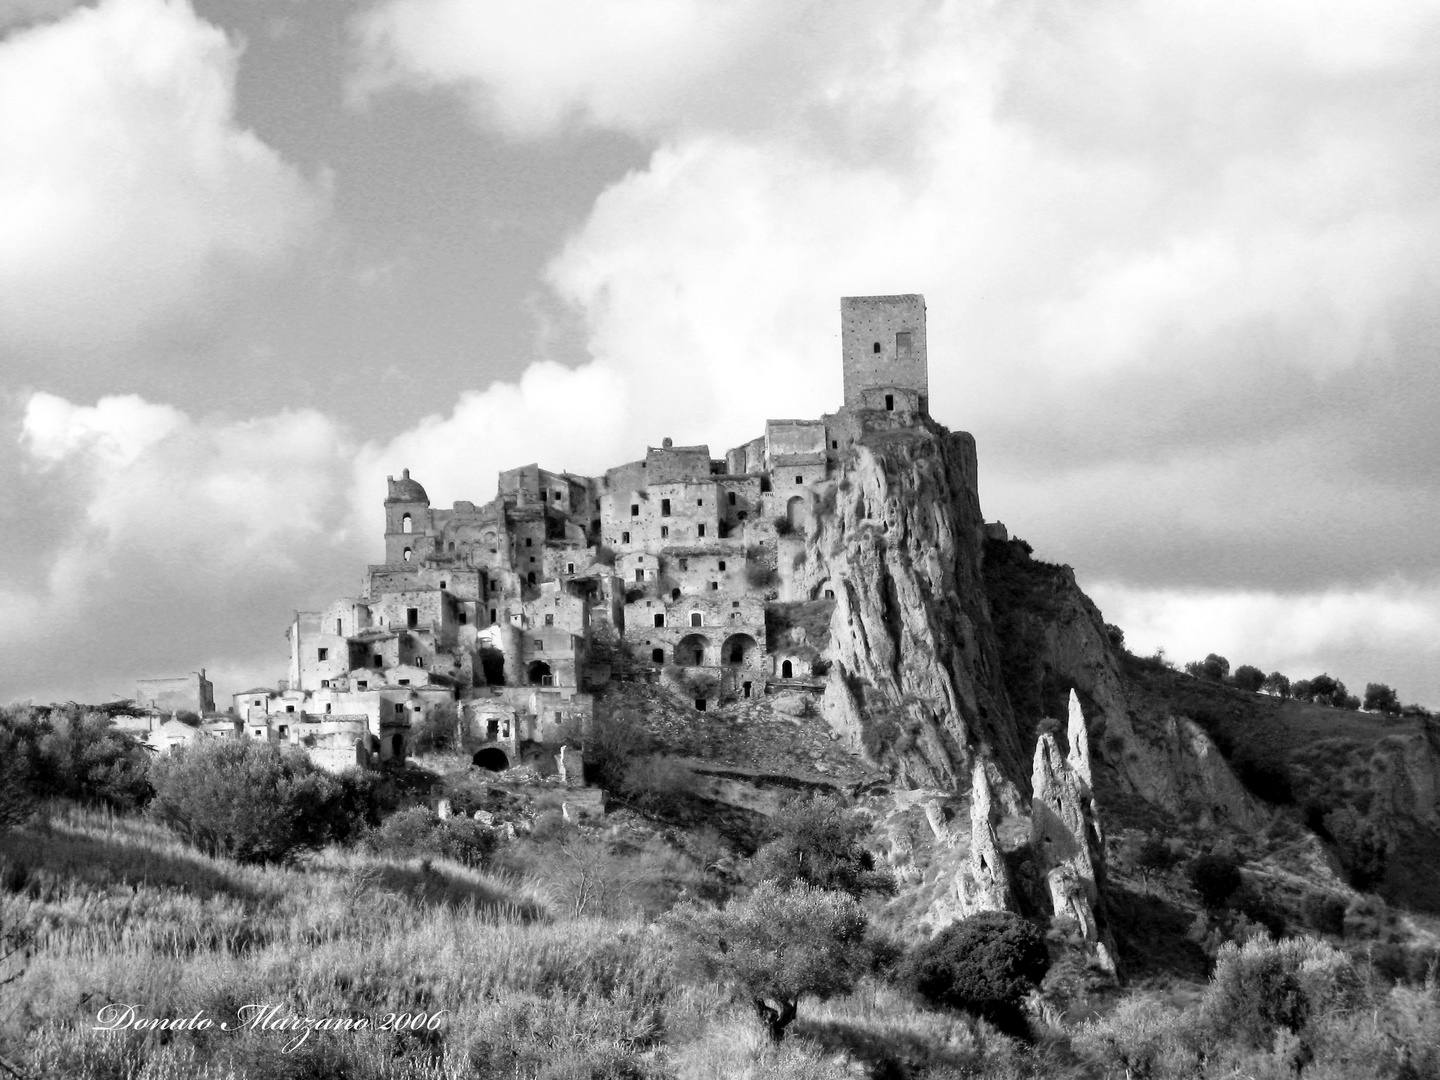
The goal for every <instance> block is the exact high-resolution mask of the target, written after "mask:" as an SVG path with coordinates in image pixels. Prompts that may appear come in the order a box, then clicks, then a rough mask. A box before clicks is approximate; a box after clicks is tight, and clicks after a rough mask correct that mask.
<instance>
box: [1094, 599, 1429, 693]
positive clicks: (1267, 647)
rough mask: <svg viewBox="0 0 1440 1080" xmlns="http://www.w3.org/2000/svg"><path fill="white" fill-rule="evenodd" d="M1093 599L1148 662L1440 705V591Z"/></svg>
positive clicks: (1107, 618)
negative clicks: (1245, 668)
mask: <svg viewBox="0 0 1440 1080" xmlns="http://www.w3.org/2000/svg"><path fill="white" fill-rule="evenodd" d="M1088 591H1089V593H1090V595H1091V596H1092V598H1094V600H1095V601H1096V603H1097V604H1098V605H1099V606H1100V608H1101V610H1102V611H1103V612H1104V613H1105V618H1106V620H1107V621H1110V622H1115V623H1118V624H1119V625H1120V626H1122V627H1123V628H1124V629H1125V639H1126V645H1127V647H1129V649H1130V650H1131V651H1132V652H1134V653H1137V654H1140V655H1149V654H1151V653H1153V652H1154V651H1155V650H1156V649H1157V648H1164V650H1165V653H1166V655H1167V656H1168V657H1169V658H1170V659H1171V660H1174V661H1176V662H1177V663H1184V662H1187V661H1190V660H1200V659H1203V658H1204V657H1205V656H1207V655H1208V654H1210V653H1212V652H1213V653H1219V654H1220V655H1221V656H1224V657H1226V658H1227V659H1228V660H1229V661H1230V663H1231V666H1232V668H1233V667H1238V666H1239V665H1240V664H1253V665H1255V666H1256V667H1259V668H1261V669H1262V670H1264V671H1267V672H1268V671H1276V670H1278V671H1281V672H1284V673H1285V674H1286V675H1289V676H1290V677H1291V678H1292V679H1301V678H1305V679H1308V678H1311V677H1312V676H1314V675H1318V674H1320V673H1321V672H1322V671H1325V672H1328V673H1329V674H1331V675H1334V676H1336V677H1337V678H1339V679H1341V680H1342V681H1344V682H1345V683H1347V684H1348V687H1349V689H1350V692H1351V693H1354V694H1359V693H1361V692H1362V691H1363V690H1364V688H1365V684H1366V683H1367V682H1383V683H1387V684H1388V685H1391V686H1394V687H1395V688H1396V690H1397V691H1398V692H1399V693H1400V695H1401V697H1402V698H1404V700H1406V701H1413V700H1417V699H1418V700H1420V701H1427V702H1429V703H1431V704H1432V705H1433V704H1434V703H1435V702H1436V701H1440V675H1437V674H1436V673H1435V671H1434V665H1433V662H1432V661H1433V658H1434V657H1435V655H1436V654H1437V652H1440V584H1431V585H1428V586H1425V587H1422V588H1416V587H1414V586H1412V585H1409V584H1407V583H1406V582H1403V581H1388V582H1385V583H1383V584H1381V585H1378V586H1375V587H1371V588H1365V589H1334V590H1324V591H1320V592H1313V593H1301V594H1282V593H1274V592H1237V591H1217V590H1175V589H1153V590H1147V589H1135V588H1132V587H1129V586H1126V585H1123V584H1116V583H1111V582H1098V583H1091V584H1089V586H1088Z"/></svg>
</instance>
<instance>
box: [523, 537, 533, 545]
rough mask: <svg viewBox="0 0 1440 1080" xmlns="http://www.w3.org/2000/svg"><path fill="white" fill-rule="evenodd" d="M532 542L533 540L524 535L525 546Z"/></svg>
mask: <svg viewBox="0 0 1440 1080" xmlns="http://www.w3.org/2000/svg"><path fill="white" fill-rule="evenodd" d="M533 543H534V541H533V540H532V539H531V538H530V537H528V536H527V537H525V546H526V547H530V546H531V545H532V544H533Z"/></svg>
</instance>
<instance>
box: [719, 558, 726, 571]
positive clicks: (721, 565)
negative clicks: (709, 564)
mask: <svg viewBox="0 0 1440 1080" xmlns="http://www.w3.org/2000/svg"><path fill="white" fill-rule="evenodd" d="M719 566H720V569H721V570H724V569H725V560H724V559H721V560H720V563H719Z"/></svg>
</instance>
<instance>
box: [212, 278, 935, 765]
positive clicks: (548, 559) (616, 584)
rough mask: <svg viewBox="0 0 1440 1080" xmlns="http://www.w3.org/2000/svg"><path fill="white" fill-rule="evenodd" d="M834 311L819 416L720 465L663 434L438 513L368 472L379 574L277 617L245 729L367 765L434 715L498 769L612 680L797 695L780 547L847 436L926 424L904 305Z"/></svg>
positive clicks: (705, 705) (921, 306)
mask: <svg viewBox="0 0 1440 1080" xmlns="http://www.w3.org/2000/svg"><path fill="white" fill-rule="evenodd" d="M840 313H841V331H842V333H841V337H842V347H841V361H842V365H843V370H844V404H843V405H842V406H841V408H840V409H839V410H838V411H837V412H835V413H833V414H830V415H826V416H822V417H820V418H819V419H815V420H770V421H767V422H766V424H765V430H764V433H763V434H762V435H760V436H759V437H758V438H756V439H753V440H752V441H750V442H748V443H745V444H744V445H742V446H737V447H734V448H732V449H729V450H727V451H725V453H724V454H723V455H712V453H711V450H710V447H708V446H704V445H700V446H675V445H673V444H672V442H671V440H670V439H665V440H664V441H663V442H662V444H661V445H660V446H658V447H653V446H652V447H649V448H648V449H647V450H646V452H645V455H644V457H642V458H640V459H638V460H636V461H632V462H629V463H627V464H623V465H619V466H617V467H615V468H613V469H610V470H608V471H607V472H605V473H604V474H603V475H601V476H577V475H574V474H571V473H564V472H554V471H551V470H548V469H544V468H542V467H540V466H539V465H536V464H531V465H524V466H521V467H519V468H516V469H510V470H508V471H506V472H503V473H501V474H500V477H499V485H498V490H497V492H496V494H495V496H494V498H492V499H490V501H488V502H486V503H483V504H480V505H477V504H476V503H474V502H469V501H461V502H456V503H454V504H453V505H452V506H450V507H448V508H444V507H437V506H432V505H431V502H430V497H429V495H428V494H427V493H426V491H425V488H424V487H423V486H422V485H421V483H420V482H419V481H418V480H417V479H416V478H414V477H412V476H411V475H410V471H409V470H408V469H406V470H404V471H402V473H401V475H400V476H399V478H398V479H397V478H395V477H393V476H392V477H390V478H389V479H388V481H387V485H388V486H387V490H386V494H385V537H384V540H385V558H384V561H383V562H380V563H376V564H374V565H372V566H370V567H369V568H368V571H367V574H366V578H365V583H364V586H363V589H362V590H361V592H360V594H359V595H357V596H353V597H344V598H341V599H338V600H336V601H335V602H334V603H332V604H330V605H329V606H328V607H327V608H325V609H324V610H323V611H307V612H298V613H296V615H295V617H294V620H293V621H292V623H291V625H290V628H289V631H288V636H289V641H290V670H289V677H288V679H287V680H286V681H285V683H284V685H283V688H282V689H280V690H268V689H256V690H250V691H245V692H243V693H240V694H237V695H235V699H234V700H235V713H236V715H237V717H239V718H240V719H241V720H242V721H244V723H245V725H246V734H247V735H249V736H250V737H254V738H265V739H273V740H275V741H280V742H293V743H297V744H299V745H305V746H308V747H311V748H312V750H313V751H314V752H319V753H323V756H324V759H325V760H326V762H327V763H328V764H332V765H336V766H339V765H341V764H343V763H370V762H383V761H386V760H390V759H392V758H395V759H403V758H404V756H405V753H406V746H407V740H408V733H409V731H410V727H411V725H412V723H414V722H415V721H416V720H417V719H418V718H420V717H422V716H425V715H427V714H429V713H430V712H431V711H432V710H434V709H435V708H436V707H437V706H441V705H453V707H454V708H455V709H456V711H457V719H458V721H459V722H460V723H462V724H463V725H465V727H466V729H467V730H468V732H469V733H470V735H471V736H472V738H474V739H479V740H480V741H481V742H482V743H483V745H482V746H481V748H480V752H479V753H478V754H477V760H481V759H482V758H483V759H484V762H485V763H490V764H494V765H500V766H503V765H504V764H508V763H510V762H513V761H514V760H515V756H516V753H517V750H518V747H519V744H520V743H521V742H523V741H554V740H557V739H559V738H561V737H562V736H563V734H564V733H565V732H566V731H569V730H583V728H584V726H585V724H586V723H587V722H588V720H589V718H590V715H591V708H592V701H591V696H590V693H589V691H590V690H591V689H593V687H594V686H595V685H597V684H598V683H599V682H603V681H604V679H606V678H608V677H609V676H610V674H611V673H612V672H618V671H623V672H625V673H626V674H628V675H629V676H630V677H635V675H636V673H637V671H638V672H639V674H640V676H641V677H653V678H655V679H656V680H657V681H664V682H665V683H666V685H668V686H670V687H671V688H672V689H673V690H675V691H676V692H677V693H679V694H683V695H685V696H686V698H687V700H688V701H689V702H690V703H691V704H692V705H693V707H694V708H695V709H696V710H697V711H703V710H706V709H710V708H714V707H716V706H718V705H721V704H724V703H728V702H732V701H736V700H743V699H746V698H755V697H759V696H761V695H764V694H766V693H767V691H769V690H770V689H771V688H773V687H774V686H776V685H777V684H782V685H798V684H804V683H805V682H806V680H808V679H810V678H811V677H812V675H813V674H814V671H813V665H814V663H815V659H816V653H815V650H814V649H807V648H804V647H803V645H797V644H796V642H795V641H793V640H787V641H785V642H778V641H777V642H771V641H768V640H767V636H766V625H767V623H766V616H767V610H768V609H770V608H771V607H772V606H774V605H777V604H784V603H786V602H793V601H802V600H814V599H817V598H818V597H821V596H826V595H828V596H832V597H833V584H832V583H830V582H825V581H822V582H813V583H809V582H803V583H802V579H801V578H800V577H799V576H797V575H794V574H792V573H791V572H790V561H789V560H788V559H786V558H784V557H782V554H783V553H782V548H783V547H784V541H785V539H786V538H787V537H789V536H791V535H793V534H794V533H796V531H797V530H799V531H803V529H804V528H805V526H806V523H807V521H808V519H809V517H810V515H811V513H812V511H813V508H814V506H815V505H816V503H815V499H816V498H817V493H820V492H821V491H822V489H823V488H824V487H825V486H826V485H830V486H831V487H833V486H834V482H835V481H836V480H837V478H838V475H839V472H840V470H841V469H842V468H843V465H842V462H843V461H844V460H845V458H846V453H847V451H848V450H849V448H850V447H851V445H852V444H853V443H854V442H855V441H856V440H857V439H859V438H860V437H861V435H862V434H864V433H866V432H873V431H875V430H877V429H881V430H883V429H893V428H903V427H906V426H907V425H913V424H914V423H915V422H916V421H917V418H918V417H920V416H922V415H924V414H925V413H926V412H927V409H928V377H927V364H926V345H925V301H924V298H923V297H921V296H918V295H906V296H867V297H846V298H842V300H841V302H840Z"/></svg>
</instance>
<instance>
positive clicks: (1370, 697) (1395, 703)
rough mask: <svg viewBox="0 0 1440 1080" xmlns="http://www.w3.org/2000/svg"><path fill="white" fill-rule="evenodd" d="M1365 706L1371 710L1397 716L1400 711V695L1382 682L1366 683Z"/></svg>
mask: <svg viewBox="0 0 1440 1080" xmlns="http://www.w3.org/2000/svg"><path fill="white" fill-rule="evenodd" d="M1365 708H1366V709H1368V710H1370V711H1371V712H1382V713H1386V714H1387V715H1390V716H1398V715H1399V714H1400V711H1401V706H1400V697H1399V695H1397V694H1396V693H1395V691H1394V690H1392V689H1391V688H1390V687H1388V686H1386V685H1385V684H1384V683H1374V682H1372V683H1366V684H1365Z"/></svg>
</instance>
